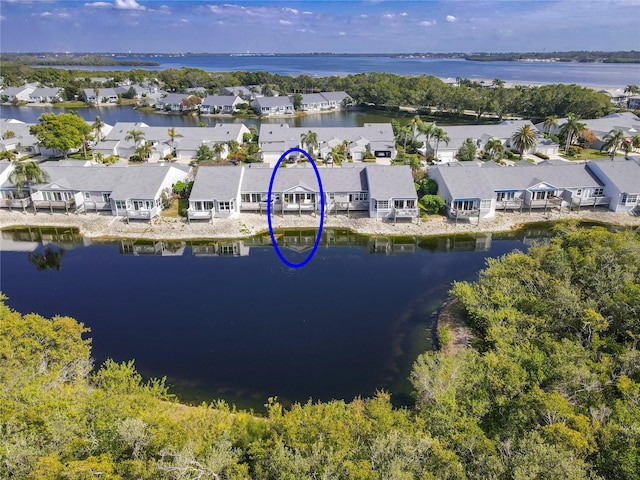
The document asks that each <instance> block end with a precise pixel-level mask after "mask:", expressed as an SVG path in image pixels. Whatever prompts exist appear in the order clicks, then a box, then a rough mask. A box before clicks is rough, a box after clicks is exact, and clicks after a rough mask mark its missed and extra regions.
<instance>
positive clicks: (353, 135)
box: [259, 123, 397, 164]
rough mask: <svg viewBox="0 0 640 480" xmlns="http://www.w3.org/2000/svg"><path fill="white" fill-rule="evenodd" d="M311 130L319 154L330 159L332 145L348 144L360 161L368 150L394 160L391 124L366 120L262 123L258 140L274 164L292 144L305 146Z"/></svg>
mask: <svg viewBox="0 0 640 480" xmlns="http://www.w3.org/2000/svg"><path fill="white" fill-rule="evenodd" d="M309 130H311V131H313V132H314V133H316V134H317V136H318V151H317V152H316V153H318V155H319V157H320V158H321V159H327V157H328V154H329V153H330V152H331V148H332V147H337V146H339V145H342V144H345V145H346V149H347V153H348V156H349V157H350V159H351V160H353V161H361V160H362V159H363V155H364V153H365V152H367V151H369V152H371V153H372V154H373V155H374V156H375V157H376V158H380V159H383V158H384V159H389V160H391V159H393V158H395V156H396V154H397V151H396V148H395V137H394V135H393V128H392V127H391V124H390V123H365V124H364V125H363V126H362V127H316V128H311V129H310V128H308V127H290V126H289V125H288V124H274V123H263V124H262V125H260V133H259V143H260V149H261V150H262V157H263V160H264V161H265V162H267V163H271V164H274V163H275V162H277V161H278V159H279V158H280V156H281V155H282V154H283V153H284V152H285V151H287V150H289V149H290V148H293V147H298V148H304V149H306V148H307V146H306V145H304V146H303V145H302V144H301V142H302V140H301V139H302V136H303V135H305V134H307V133H308V132H309Z"/></svg>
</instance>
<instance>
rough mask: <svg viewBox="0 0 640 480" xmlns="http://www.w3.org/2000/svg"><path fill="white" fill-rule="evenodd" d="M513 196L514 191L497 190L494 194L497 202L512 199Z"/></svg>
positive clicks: (514, 196) (514, 195)
mask: <svg viewBox="0 0 640 480" xmlns="http://www.w3.org/2000/svg"><path fill="white" fill-rule="evenodd" d="M514 198H516V192H498V194H497V195H496V200H498V201H499V202H504V201H508V200H513V199H514Z"/></svg>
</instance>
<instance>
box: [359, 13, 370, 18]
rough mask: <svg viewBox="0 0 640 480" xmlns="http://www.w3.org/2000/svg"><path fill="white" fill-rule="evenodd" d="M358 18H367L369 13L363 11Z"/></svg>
mask: <svg viewBox="0 0 640 480" xmlns="http://www.w3.org/2000/svg"><path fill="white" fill-rule="evenodd" d="M360 18H369V15H367V14H366V13H363V14H362V15H360Z"/></svg>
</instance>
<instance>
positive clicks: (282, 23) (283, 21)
mask: <svg viewBox="0 0 640 480" xmlns="http://www.w3.org/2000/svg"><path fill="white" fill-rule="evenodd" d="M278 23H279V24H280V25H291V24H292V22H290V21H289V20H280V21H279V22H278Z"/></svg>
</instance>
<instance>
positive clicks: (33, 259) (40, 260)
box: [29, 246, 65, 271]
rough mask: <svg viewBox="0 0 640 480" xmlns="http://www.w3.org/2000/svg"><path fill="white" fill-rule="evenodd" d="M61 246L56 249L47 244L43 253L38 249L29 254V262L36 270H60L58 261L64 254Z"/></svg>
mask: <svg viewBox="0 0 640 480" xmlns="http://www.w3.org/2000/svg"><path fill="white" fill-rule="evenodd" d="M64 252H65V250H64V249H63V248H61V249H59V250H56V249H53V248H51V247H49V246H47V247H44V254H43V253H40V252H38V251H35V252H31V253H30V254H29V263H30V264H31V265H33V266H34V267H36V268H37V269H38V270H40V271H43V270H47V269H49V268H51V269H55V270H60V262H61V260H62V257H63V255H64Z"/></svg>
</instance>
